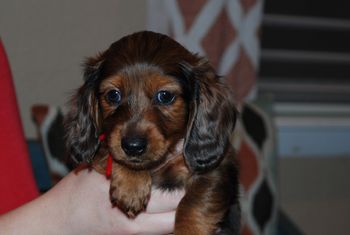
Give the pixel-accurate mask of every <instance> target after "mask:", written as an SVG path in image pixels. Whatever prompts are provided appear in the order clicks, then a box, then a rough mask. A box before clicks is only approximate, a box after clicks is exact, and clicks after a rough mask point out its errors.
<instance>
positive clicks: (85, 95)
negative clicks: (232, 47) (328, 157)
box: [65, 31, 240, 235]
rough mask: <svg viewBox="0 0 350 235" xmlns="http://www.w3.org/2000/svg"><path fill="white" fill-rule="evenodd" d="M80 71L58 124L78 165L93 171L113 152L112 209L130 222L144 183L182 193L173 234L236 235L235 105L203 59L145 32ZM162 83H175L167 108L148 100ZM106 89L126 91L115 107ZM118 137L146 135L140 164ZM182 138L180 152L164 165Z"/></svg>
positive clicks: (145, 193)
mask: <svg viewBox="0 0 350 235" xmlns="http://www.w3.org/2000/svg"><path fill="white" fill-rule="evenodd" d="M84 70H85V72H84V84H83V85H82V86H81V87H80V88H79V89H78V90H77V92H76V94H75V96H74V97H73V99H72V101H71V110H70V112H69V113H68V115H67V118H66V122H65V125H66V131H67V133H66V144H67V149H68V151H69V153H70V155H71V156H72V158H73V159H74V160H75V161H76V162H78V163H80V162H89V163H91V162H93V166H94V167H95V169H97V170H98V171H100V172H101V173H102V172H103V169H104V166H105V164H106V155H107V154H108V153H109V152H112V155H113V160H114V161H113V174H112V178H111V190H110V196H111V201H112V203H113V204H115V205H117V206H118V207H119V208H121V209H122V210H123V211H124V212H125V213H126V214H127V215H128V216H130V217H134V216H136V215H137V214H138V213H140V212H141V211H142V210H144V208H145V207H146V205H147V203H148V200H149V196H150V190H151V187H152V185H153V186H155V187H159V188H162V189H164V190H172V189H176V188H185V189H186V195H185V197H184V198H183V199H182V201H181V202H180V205H179V208H178V210H177V215H176V225H175V234H181V235H183V234H225V233H228V232H227V231H230V232H229V233H230V234H238V233H239V221H240V216H239V202H238V168H237V163H236V161H235V158H234V150H233V149H232V147H231V144H230V136H231V135H232V132H233V129H234V126H235V121H236V108H235V106H234V104H233V101H232V97H231V95H230V92H229V90H228V89H227V88H226V87H225V86H224V85H223V84H221V83H220V81H219V76H218V75H217V74H216V73H215V70H214V69H213V68H212V66H211V65H210V64H209V63H208V61H207V60H205V59H204V58H202V57H200V56H198V55H196V54H193V53H190V52H189V51H188V50H186V49H185V48H184V47H183V46H181V45H180V44H179V43H177V42H176V41H174V40H172V39H171V38H169V37H167V36H165V35H162V34H158V33H153V32H148V31H144V32H138V33H135V34H132V35H128V36H126V37H124V38H122V39H120V40H118V41H117V42H115V43H113V44H112V45H111V46H110V48H109V49H107V50H106V51H105V52H103V53H101V54H99V55H98V56H96V57H92V58H89V59H88V60H87V61H86V63H85V68H84ZM151 77H152V79H153V80H152V83H147V81H148V80H147V79H151ZM142 79H143V80H142ZM163 83H167V84H168V86H172V87H175V88H172V89H175V90H176V89H178V88H177V87H180V89H179V91H178V90H176V92H178V93H179V94H178V97H177V98H176V103H174V104H173V106H171V107H170V106H169V108H168V107H166V108H165V107H164V106H163V107H161V106H157V105H155V104H154V101H152V97H151V98H149V97H148V94H149V93H152V92H154V91H153V90H154V89H156V87H157V86H158V85H159V86H160V85H161V84H163ZM111 84H112V85H113V86H116V87H117V86H120V87H118V89H121V90H122V91H123V92H124V93H128V94H129V93H130V96H129V97H128V99H126V98H125V99H124V100H123V101H122V102H121V103H120V104H118V106H112V105H111V104H109V103H108V102H107V101H106V99H105V94H104V92H105V91H104V90H103V89H105V88H104V87H108V86H111ZM145 84H147V85H145ZM101 89H102V90H101ZM106 89H107V88H106ZM126 91H127V92H126ZM128 94H123V95H124V96H127V95H128ZM152 94H153V93H152ZM140 97H141V98H140ZM123 98H124V97H123ZM148 98H149V100H148ZM175 109H176V112H175V111H172V110H175ZM101 133H104V134H106V135H107V140H106V141H105V142H104V143H101V142H100V141H99V139H98V136H99V135H100V134H101ZM123 136H143V137H144V138H146V139H147V141H148V146H147V152H146V153H145V154H144V155H142V157H140V159H141V160H140V162H141V163H138V164H136V163H135V164H134V163H133V162H131V161H129V160H130V159H129V158H130V156H127V155H125V153H124V152H123V151H122V150H121V149H122V148H121V147H120V142H121V139H122V138H123ZM181 139H184V146H183V154H182V155H180V156H178V157H176V158H174V159H170V160H169V159H166V157H167V156H169V154H170V153H171V152H172V151H173V149H174V147H175V145H176V144H177V143H178V142H179V141H181ZM133 159H134V160H135V158H133ZM145 159H146V160H147V161H146V160H145ZM146 162H147V164H146ZM131 181H132V184H131V183H130V182H131ZM125 198H130V200H127V199H125ZM131 199H132V200H131ZM232 214H234V215H235V218H233V220H234V221H232V216H230V215H232ZM229 218H231V219H229ZM227 221H229V222H227ZM237 221H238V222H237ZM225 231H226V232H225Z"/></svg>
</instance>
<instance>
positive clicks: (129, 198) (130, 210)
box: [110, 185, 151, 218]
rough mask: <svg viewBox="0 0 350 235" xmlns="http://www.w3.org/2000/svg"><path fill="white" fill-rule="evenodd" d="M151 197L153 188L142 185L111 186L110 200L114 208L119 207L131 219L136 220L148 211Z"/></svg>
mask: <svg viewBox="0 0 350 235" xmlns="http://www.w3.org/2000/svg"><path fill="white" fill-rule="evenodd" d="M150 195H151V186H150V185H149V187H148V186H146V185H142V186H140V187H138V186H136V185H134V186H132V185H126V187H121V185H119V186H117V187H115V186H112V185H111V188H110V199H111V202H112V204H113V205H114V206H117V207H118V208H119V209H120V210H121V211H123V212H124V213H125V215H127V216H128V217H129V218H135V217H136V216H137V215H138V214H139V213H141V212H142V211H145V210H146V207H147V204H148V201H149V199H150Z"/></svg>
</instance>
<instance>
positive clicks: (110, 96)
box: [106, 90, 122, 105]
mask: <svg viewBox="0 0 350 235" xmlns="http://www.w3.org/2000/svg"><path fill="white" fill-rule="evenodd" d="M106 99H107V101H108V102H109V103H111V104H113V105H118V104H119V103H120V101H121V99H122V96H121V94H120V91H118V90H110V91H108V92H107V94H106Z"/></svg>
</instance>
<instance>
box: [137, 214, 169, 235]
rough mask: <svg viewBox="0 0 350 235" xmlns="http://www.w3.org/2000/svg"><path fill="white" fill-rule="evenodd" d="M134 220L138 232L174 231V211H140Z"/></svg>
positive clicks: (155, 234)
mask: <svg viewBox="0 0 350 235" xmlns="http://www.w3.org/2000/svg"><path fill="white" fill-rule="evenodd" d="M135 222H136V223H137V224H138V225H139V228H140V233H139V234H142V235H151V234H153V235H158V234H169V233H172V232H173V231H174V225H175V211H171V212H165V213H158V214H146V213H142V214H140V215H139V216H138V217H136V218H135Z"/></svg>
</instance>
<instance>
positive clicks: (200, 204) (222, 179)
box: [174, 161, 240, 235]
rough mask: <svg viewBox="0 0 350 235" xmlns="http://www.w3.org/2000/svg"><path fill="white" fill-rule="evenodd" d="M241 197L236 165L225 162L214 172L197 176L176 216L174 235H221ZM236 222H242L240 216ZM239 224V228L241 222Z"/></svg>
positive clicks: (189, 186) (191, 183) (190, 183)
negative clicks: (230, 212)
mask: <svg viewBox="0 0 350 235" xmlns="http://www.w3.org/2000/svg"><path fill="white" fill-rule="evenodd" d="M237 194H238V182H237V169H236V167H235V165H234V164H233V163H229V162H227V161H226V162H222V163H221V165H220V166H219V167H218V168H217V169H215V170H213V171H211V172H208V173H206V174H202V175H195V176H193V178H192V180H191V182H189V184H188V187H187V192H186V195H185V197H184V198H183V199H182V200H181V202H180V205H179V207H178V209H177V212H176V222H175V232H174V234H175V235H197V234H201V235H212V234H220V231H221V224H222V222H223V221H224V218H225V216H226V215H227V214H228V210H229V208H230V206H231V205H234V204H236V205H237V206H238V198H237V197H238V196H237ZM234 219H235V220H237V221H240V216H239V215H237V218H234ZM233 223H234V221H233ZM235 224H237V225H236V226H239V222H238V223H237V222H236V223H235ZM234 231H239V228H236V229H234ZM234 234H238V233H234Z"/></svg>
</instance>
